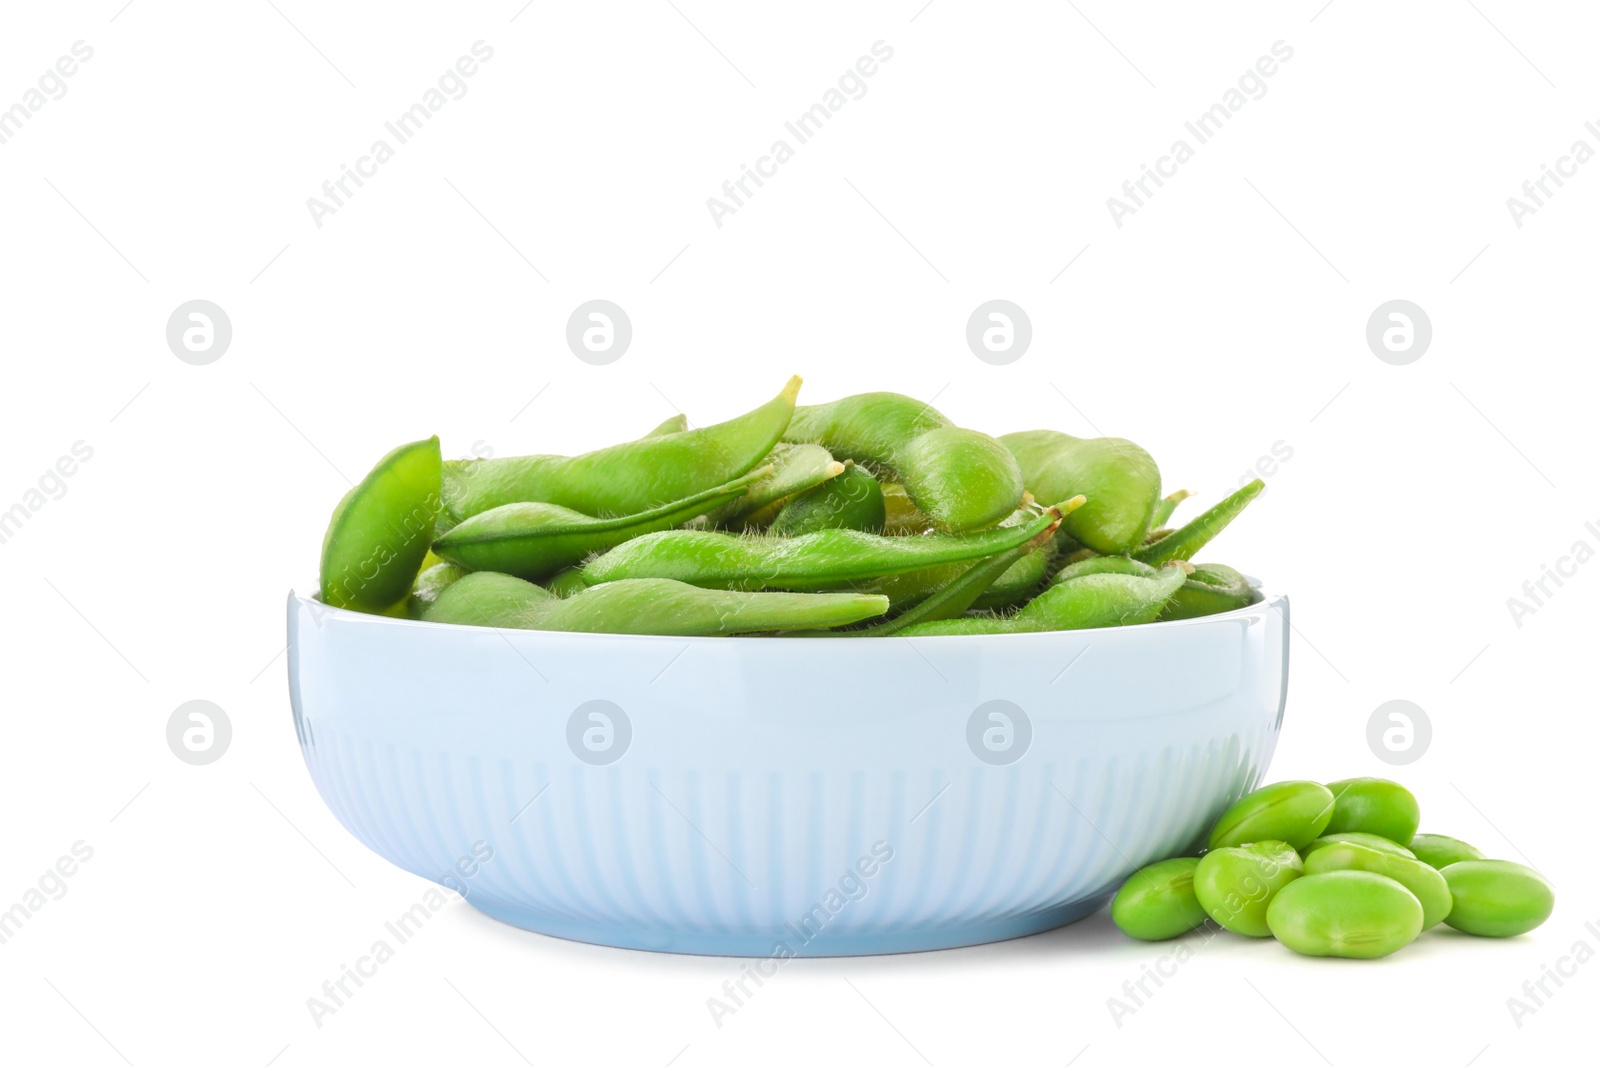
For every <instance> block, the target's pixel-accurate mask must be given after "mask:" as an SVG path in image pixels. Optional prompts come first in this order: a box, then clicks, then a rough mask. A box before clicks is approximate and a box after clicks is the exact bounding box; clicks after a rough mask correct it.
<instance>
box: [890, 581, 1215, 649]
mask: <svg viewBox="0 0 1600 1067" xmlns="http://www.w3.org/2000/svg"><path fill="white" fill-rule="evenodd" d="M1183 580H1184V572H1183V569H1182V568H1181V567H1176V566H1174V567H1171V568H1162V570H1161V573H1160V574H1159V575H1158V576H1157V577H1155V578H1140V577H1137V576H1135V575H1131V574H1087V575H1084V576H1083V577H1081V578H1075V579H1073V580H1072V581H1069V582H1062V583H1061V584H1059V585H1052V586H1050V587H1049V588H1048V589H1046V590H1045V591H1044V592H1042V593H1040V594H1039V595H1038V596H1036V597H1034V598H1033V599H1032V600H1030V601H1028V602H1027V603H1026V604H1024V605H1023V606H1022V608H1021V610H1019V611H1018V612H1017V613H1016V614H1014V615H1005V616H979V617H973V616H967V617H965V618H960V619H946V620H944V621H942V622H924V623H918V624H917V625H915V626H908V627H906V628H905V629H904V630H902V631H901V636H903V637H959V636H969V635H974V634H1016V633H1039V632H1042V631H1045V630H1091V629H1097V628H1101V627H1106V626H1135V625H1138V624H1140V623H1146V622H1153V621H1155V618H1156V616H1157V615H1159V614H1160V613H1161V608H1162V606H1163V605H1164V604H1166V602H1167V601H1168V600H1170V599H1171V598H1172V594H1173V593H1175V592H1176V591H1177V589H1178V587H1179V586H1180V585H1182V584H1183Z"/></svg>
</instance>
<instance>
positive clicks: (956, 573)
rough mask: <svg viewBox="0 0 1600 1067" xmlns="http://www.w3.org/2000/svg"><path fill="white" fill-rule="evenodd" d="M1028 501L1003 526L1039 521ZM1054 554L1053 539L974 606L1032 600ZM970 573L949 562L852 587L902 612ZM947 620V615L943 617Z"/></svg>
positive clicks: (1068, 505)
mask: <svg viewBox="0 0 1600 1067" xmlns="http://www.w3.org/2000/svg"><path fill="white" fill-rule="evenodd" d="M1024 499H1025V500H1026V501H1027V502H1028V503H1027V504H1026V506H1024V507H1020V508H1018V509H1017V510H1016V511H1014V512H1012V513H1011V515H1010V516H1009V517H1008V518H1006V519H1005V520H1003V521H1002V522H1001V523H1000V525H1001V526H1016V525H1019V524H1024V523H1031V522H1034V521H1035V520H1037V519H1038V517H1039V510H1038V509H1037V508H1036V507H1034V506H1033V503H1032V497H1024ZM1083 502H1084V498H1083V497H1081V496H1077V497H1073V498H1072V499H1071V500H1068V501H1064V502H1062V503H1060V504H1057V505H1056V508H1057V509H1059V510H1060V511H1061V512H1062V514H1064V515H1065V514H1070V513H1071V512H1072V511H1073V510H1074V509H1075V508H1078V507H1081V506H1082V505H1083ZM1053 552H1054V547H1053V540H1052V541H1051V542H1046V543H1045V544H1041V545H1038V546H1036V547H1035V548H1034V549H1032V550H1031V551H1029V552H1027V553H1025V554H1023V555H1022V556H1019V557H1017V559H1016V562H1015V563H1013V564H1012V565H1011V566H1010V567H1009V568H1007V569H1006V571H1005V573H1003V574H1001V575H1000V577H999V578H997V579H996V580H995V581H994V582H992V583H991V584H990V585H989V587H988V588H987V589H985V590H984V591H983V593H982V595H980V596H979V597H978V599H977V600H976V601H975V602H974V603H973V605H972V606H973V607H976V608H980V609H983V610H994V609H998V608H1009V607H1011V606H1012V605H1014V604H1018V603H1020V602H1022V601H1024V600H1026V599H1028V598H1029V597H1030V596H1032V595H1033V594H1034V593H1035V592H1036V591H1038V588H1039V585H1040V583H1041V582H1042V581H1043V580H1044V576H1045V574H1047V573H1048V571H1049V568H1050V563H1051V557H1052V554H1053ZM967 570H968V565H967V564H966V563H964V562H963V563H948V564H945V565H944V566H942V567H926V568H923V569H922V570H915V571H906V572H904V573H902V574H890V575H885V576H884V577H882V578H875V579H873V580H871V581H866V582H857V583H853V584H852V585H851V588H852V589H855V590H856V591H857V592H859V593H882V594H883V595H884V596H886V597H888V598H889V603H890V604H891V605H892V606H893V608H894V609H896V610H898V609H901V608H905V607H909V606H910V605H913V604H919V603H921V602H922V601H924V600H926V599H927V598H928V597H930V596H933V595H934V594H936V593H937V592H938V591H939V590H941V589H943V588H944V587H945V586H947V585H949V584H950V583H951V582H953V581H955V580H956V579H957V578H959V577H961V575H963V574H965V573H966V572H967ZM955 614H960V612H956V613H955ZM943 617H945V616H941V618H943Z"/></svg>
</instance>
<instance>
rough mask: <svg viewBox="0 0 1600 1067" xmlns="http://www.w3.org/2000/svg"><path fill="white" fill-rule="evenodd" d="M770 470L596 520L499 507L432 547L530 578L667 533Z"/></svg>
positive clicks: (551, 508) (474, 564)
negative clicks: (608, 550) (637, 539)
mask: <svg viewBox="0 0 1600 1067" xmlns="http://www.w3.org/2000/svg"><path fill="white" fill-rule="evenodd" d="M771 473H772V468H771V467H763V468H761V469H760V470H757V471H754V472H752V473H750V474H746V475H745V476H744V477H742V478H735V479H734V480H733V481H731V482H729V483H727V484H726V485H719V486H717V487H716V488H714V489H708V490H706V491H705V492H701V493H696V494H695V495H694V496H691V497H687V498H685V499H683V500H675V501H673V502H671V503H669V504H663V505H661V506H660V507H655V508H651V509H650V510H649V511H641V512H638V513H637V514H633V515H619V516H616V517H615V518H609V519H597V518H595V517H593V516H591V515H583V514H580V513H579V512H576V511H573V510H572V509H571V508H564V507H561V506H560V505H557V504H542V503H533V502H524V503H519V504H501V505H500V506H499V507H497V508H490V509H489V510H488V511H480V512H479V513H478V514H476V515H474V516H472V517H471V518H469V519H464V520H462V521H461V522H460V523H459V524H458V525H456V526H455V527H454V528H452V529H451V530H450V531H449V532H448V533H446V534H445V535H444V536H442V537H440V538H439V539H438V540H436V541H434V543H433V550H434V552H436V553H438V555H439V556H440V557H441V558H443V559H446V560H449V561H450V562H451V563H455V564H458V565H460V566H462V567H465V568H467V569H468V570H472V571H500V572H501V573H503V574H512V575H516V576H517V577H518V578H527V579H529V580H533V579H536V578H542V577H544V576H545V575H548V574H553V573H555V572H556V571H558V570H560V569H561V568H562V567H569V566H571V565H572V564H574V563H577V562H578V561H579V560H581V559H583V558H584V557H586V556H589V555H592V554H593V553H596V552H604V551H605V550H606V549H608V548H613V547H615V546H617V545H620V544H622V543H623V542H624V541H627V540H630V539H632V538H635V537H641V536H643V535H645V534H647V533H654V532H656V531H658V530H670V529H671V528H672V527H674V526H678V525H681V524H682V523H685V522H687V521H688V520H690V519H692V518H694V517H695V516H697V515H703V514H705V513H706V512H707V511H708V510H710V509H711V508H714V507H716V506H717V505H719V504H722V503H725V502H727V501H729V500H732V499H734V498H736V497H738V496H740V495H742V494H743V493H744V492H745V489H746V488H747V487H748V486H749V485H750V484H751V483H753V482H756V481H759V480H761V479H762V478H764V477H766V476H767V475H770V474H771Z"/></svg>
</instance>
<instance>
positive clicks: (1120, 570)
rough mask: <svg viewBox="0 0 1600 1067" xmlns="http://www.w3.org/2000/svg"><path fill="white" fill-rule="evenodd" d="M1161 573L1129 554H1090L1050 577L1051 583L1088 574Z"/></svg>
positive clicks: (1154, 575) (1151, 575)
mask: <svg viewBox="0 0 1600 1067" xmlns="http://www.w3.org/2000/svg"><path fill="white" fill-rule="evenodd" d="M1160 573H1161V571H1160V569H1159V568H1157V567H1152V566H1150V564H1148V563H1140V562H1139V561H1138V560H1136V559H1130V558H1129V557H1127V556H1089V557H1087V558H1085V559H1080V560H1078V561H1076V562H1074V563H1069V564H1067V565H1066V566H1065V567H1062V568H1061V569H1060V570H1059V571H1057V572H1056V576H1055V577H1054V578H1052V579H1050V584H1051V585H1059V584H1060V583H1062V582H1070V581H1072V579H1074V578H1082V577H1083V576H1084V575H1086V574H1133V575H1137V576H1139V577H1140V578H1154V577H1156V576H1157V575H1159V574H1160Z"/></svg>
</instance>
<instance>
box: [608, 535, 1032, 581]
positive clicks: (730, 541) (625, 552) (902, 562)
mask: <svg viewBox="0 0 1600 1067" xmlns="http://www.w3.org/2000/svg"><path fill="white" fill-rule="evenodd" d="M1029 536H1030V534H1029V531H1028V528H1027V527H1025V526H1000V527H995V528H993V529H989V530H980V531H978V532H977V533H970V534H928V535H927V536H924V537H884V536H882V535H881V534H870V533H864V532H862V531H860V530H819V531H817V532H816V533H810V534H804V535H802V536H800V537H772V536H768V535H755V536H752V535H748V534H733V533H723V532H720V531H716V530H666V531H663V532H661V533H653V534H646V535H645V536H643V537H636V538H634V539H633V540H631V541H626V542H624V543H622V544H620V545H618V546H617V547H616V548H613V549H612V550H611V551H609V552H607V553H605V554H604V555H602V556H598V557H596V558H595V559H593V560H590V561H589V563H587V564H586V565H585V566H584V568H583V578H584V581H586V582H588V583H589V584H590V585H601V584H603V583H605V582H614V581H617V580H618V579H622V578H674V579H677V580H678V581H681V582H688V583H689V584H691V585H699V586H705V587H707V588H716V589H761V588H768V589H796V590H824V589H837V588H840V587H844V586H854V585H855V584H857V583H860V582H863V581H866V580H868V579H872V578H877V577H881V576H883V575H887V574H898V573H901V572H903V571H914V570H919V569H922V568H925V567H934V566H938V565H939V564H942V563H960V562H964V561H970V560H976V559H983V558H985V557H988V556H993V555H995V554H997V553H1000V552H1005V551H1007V550H1009V549H1012V548H1015V547H1017V546H1018V545H1020V544H1023V543H1024V542H1026V541H1027V540H1028V539H1029Z"/></svg>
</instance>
